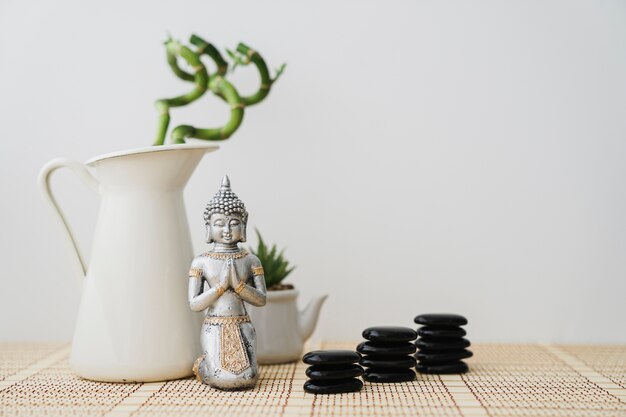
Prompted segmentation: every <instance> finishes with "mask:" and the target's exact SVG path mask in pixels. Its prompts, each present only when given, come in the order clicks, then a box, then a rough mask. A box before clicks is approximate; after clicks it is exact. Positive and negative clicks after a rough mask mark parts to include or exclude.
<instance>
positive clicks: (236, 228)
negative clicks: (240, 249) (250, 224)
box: [207, 213, 246, 244]
mask: <svg viewBox="0 0 626 417" xmlns="http://www.w3.org/2000/svg"><path fill="white" fill-rule="evenodd" d="M207 234H208V236H207V241H208V242H216V243H224V244H236V243H238V242H244V241H245V239H246V235H245V234H246V229H245V225H244V223H243V221H242V220H241V217H240V216H239V215H238V214H231V215H229V216H227V215H225V214H219V213H215V214H212V215H211V218H210V219H209V227H208V230H207Z"/></svg>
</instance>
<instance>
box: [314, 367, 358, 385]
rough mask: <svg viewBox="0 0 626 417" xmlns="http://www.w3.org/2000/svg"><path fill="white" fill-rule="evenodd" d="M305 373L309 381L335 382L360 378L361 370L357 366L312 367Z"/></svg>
mask: <svg viewBox="0 0 626 417" xmlns="http://www.w3.org/2000/svg"><path fill="white" fill-rule="evenodd" d="M305 373H306V376H308V377H309V378H310V379H313V380H316V381H328V380H333V381H336V380H338V379H347V378H357V377H359V376H362V375H363V368H361V367H360V366H359V365H314V366H309V367H308V368H306V371H305Z"/></svg>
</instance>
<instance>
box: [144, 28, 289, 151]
mask: <svg viewBox="0 0 626 417" xmlns="http://www.w3.org/2000/svg"><path fill="white" fill-rule="evenodd" d="M189 42H190V43H191V44H192V45H194V46H195V47H196V48H197V49H196V50H195V51H192V50H191V49H190V48H188V47H186V46H183V45H181V44H180V43H178V42H176V41H174V40H171V39H169V40H168V41H167V42H166V43H165V45H166V51H167V62H168V64H169V66H170V68H171V69H172V71H173V72H174V74H175V75H176V76H177V77H178V78H180V79H181V80H183V81H186V82H193V83H194V85H195V87H194V89H193V90H192V91H190V92H189V93H187V94H184V95H181V96H177V97H173V98H166V99H160V100H157V102H156V103H155V105H156V108H157V110H158V111H159V122H158V126H157V137H156V140H155V142H154V144H155V145H162V144H163V143H164V142H165V136H166V135H167V130H168V128H169V123H170V119H171V117H170V109H171V108H172V107H180V106H184V105H187V104H190V103H192V102H193V101H195V100H197V99H199V98H200V97H202V95H203V94H204V93H205V92H206V90H210V91H211V93H213V94H214V95H216V96H217V97H219V98H221V99H222V100H223V101H224V102H226V103H227V104H228V105H229V106H230V118H229V120H228V121H227V122H226V124H225V125H224V126H221V127H217V128H196V127H194V126H190V125H180V126H177V127H176V128H174V129H173V130H172V133H171V140H172V142H173V143H185V140H186V139H188V138H194V139H203V140H214V141H217V140H224V139H228V138H229V137H230V136H231V135H232V134H233V133H234V132H235V131H236V130H237V129H238V128H239V126H240V125H241V122H242V121H243V116H244V113H245V108H246V106H249V105H253V104H257V103H259V102H261V101H262V100H263V99H265V98H266V97H267V95H268V94H269V91H270V89H271V86H272V84H273V83H274V82H275V81H276V80H277V79H278V77H279V76H280V75H281V73H282V72H283V70H284V68H285V65H283V66H282V67H281V68H280V69H279V70H278V71H277V74H276V76H275V77H274V78H271V77H270V75H269V70H268V69H267V65H266V64H265V61H264V60H263V58H262V57H261V55H259V54H258V52H256V51H254V50H252V49H251V48H249V47H248V46H246V45H244V44H242V43H240V44H239V45H238V46H237V54H236V53H233V52H231V51H227V52H228V54H229V56H230V57H231V58H232V59H233V60H234V62H235V65H233V69H234V68H235V67H236V66H237V65H248V64H250V63H254V65H255V66H256V68H257V70H258V71H259V75H260V77H261V85H260V87H259V89H258V91H257V92H256V93H255V94H253V95H251V96H248V97H241V96H240V95H239V92H238V91H237V89H236V88H235V87H234V86H233V84H231V83H230V82H229V81H228V80H227V79H226V75H227V72H228V68H229V65H228V62H227V61H226V60H224V58H223V57H222V55H221V54H220V52H219V51H218V50H217V48H215V47H214V46H213V45H212V44H210V43H209V42H206V41H205V40H204V39H202V38H200V37H199V36H197V35H192V36H191V39H190V41H189ZM203 55H206V56H208V57H209V58H211V60H212V61H213V62H214V63H215V65H216V72H215V74H213V75H209V74H208V71H207V68H206V66H205V65H204V64H203V63H202V60H201V59H200V57H201V56H203ZM179 57H180V58H182V59H183V60H184V61H185V62H186V63H187V65H189V66H190V67H191V68H193V69H194V74H190V73H189V72H187V71H185V70H183V69H182V68H180V66H179V64H178V58H179Z"/></svg>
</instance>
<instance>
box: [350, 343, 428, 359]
mask: <svg viewBox="0 0 626 417" xmlns="http://www.w3.org/2000/svg"><path fill="white" fill-rule="evenodd" d="M356 350H357V352H359V353H362V354H364V355H376V356H389V355H393V356H398V355H410V354H412V353H415V351H416V348H415V345H414V344H413V343H411V342H393V343H385V342H369V341H368V342H361V343H359V345H358V346H357V347H356Z"/></svg>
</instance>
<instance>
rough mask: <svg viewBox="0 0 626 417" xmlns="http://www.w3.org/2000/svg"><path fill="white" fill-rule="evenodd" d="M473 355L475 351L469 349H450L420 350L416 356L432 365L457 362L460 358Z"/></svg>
mask: <svg viewBox="0 0 626 417" xmlns="http://www.w3.org/2000/svg"><path fill="white" fill-rule="evenodd" d="M472 355H473V353H472V352H470V351H469V350H467V349H462V350H450V351H447V352H438V353H425V352H421V351H420V352H417V353H416V354H415V358H416V359H417V360H418V361H420V363H422V364H424V365H432V364H439V363H448V362H456V361H458V360H459V359H465V358H471V357H472Z"/></svg>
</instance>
